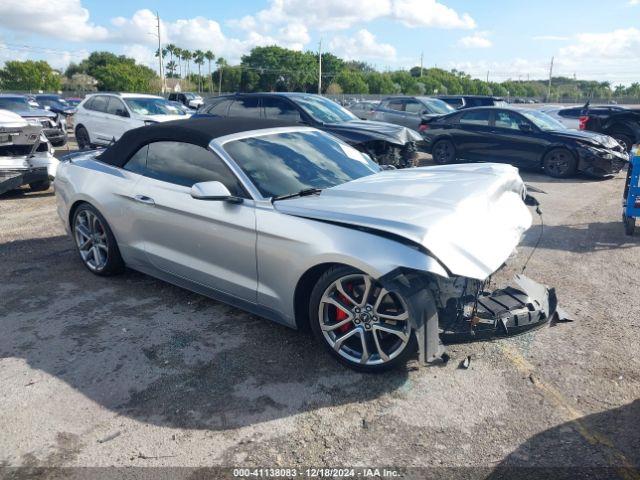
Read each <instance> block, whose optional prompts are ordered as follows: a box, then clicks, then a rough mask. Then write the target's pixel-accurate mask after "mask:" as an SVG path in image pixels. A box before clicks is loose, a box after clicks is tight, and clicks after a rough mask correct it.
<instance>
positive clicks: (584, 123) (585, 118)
mask: <svg viewBox="0 0 640 480" xmlns="http://www.w3.org/2000/svg"><path fill="white" fill-rule="evenodd" d="M588 121H589V117H588V116H587V115H583V116H581V117H580V126H579V127H578V128H580V130H586V129H587V122H588Z"/></svg>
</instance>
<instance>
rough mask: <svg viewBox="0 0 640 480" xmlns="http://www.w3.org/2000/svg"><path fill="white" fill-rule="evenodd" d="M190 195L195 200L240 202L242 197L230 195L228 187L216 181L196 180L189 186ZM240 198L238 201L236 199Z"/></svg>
mask: <svg viewBox="0 0 640 480" xmlns="http://www.w3.org/2000/svg"><path fill="white" fill-rule="evenodd" d="M191 196H192V197H193V198H195V199H197V200H223V201H232V202H233V203H240V202H241V201H242V199H240V198H238V197H234V196H233V195H231V192H230V191H229V189H228V188H227V187H226V186H225V185H224V184H223V183H222V182H218V181H211V182H198V183H196V184H194V185H193V186H192V187H191ZM238 200H240V202H239V201H238Z"/></svg>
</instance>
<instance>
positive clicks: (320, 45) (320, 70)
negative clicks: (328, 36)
mask: <svg viewBox="0 0 640 480" xmlns="http://www.w3.org/2000/svg"><path fill="white" fill-rule="evenodd" d="M318 95H322V38H321V39H320V43H318Z"/></svg>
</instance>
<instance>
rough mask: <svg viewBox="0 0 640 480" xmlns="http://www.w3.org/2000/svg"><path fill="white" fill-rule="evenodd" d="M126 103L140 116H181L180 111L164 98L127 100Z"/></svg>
mask: <svg viewBox="0 0 640 480" xmlns="http://www.w3.org/2000/svg"><path fill="white" fill-rule="evenodd" d="M124 102H125V103H126V104H127V106H128V107H129V108H130V109H131V111H133V112H134V113H137V114H138V115H179V112H178V109H177V108H176V107H174V106H172V105H171V104H170V103H169V102H168V101H167V100H165V99H164V98H144V97H141V98H125V99H124Z"/></svg>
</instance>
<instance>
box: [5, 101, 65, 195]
mask: <svg viewBox="0 0 640 480" xmlns="http://www.w3.org/2000/svg"><path fill="white" fill-rule="evenodd" d="M57 165H58V160H57V159H56V158H55V157H54V156H53V152H52V149H51V145H50V143H49V142H48V141H47V138H46V137H45V136H44V135H43V134H42V127H41V126H40V125H34V124H33V123H29V122H27V121H26V120H25V119H24V118H22V117H21V116H20V115H18V114H17V113H14V112H11V111H8V110H0V194H2V193H6V192H8V191H11V190H16V189H18V188H20V187H22V186H25V185H28V186H29V188H30V189H31V190H32V191H35V192H39V191H43V190H47V189H48V188H49V186H50V182H51V180H52V179H53V178H54V177H55V175H56V168H57Z"/></svg>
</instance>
